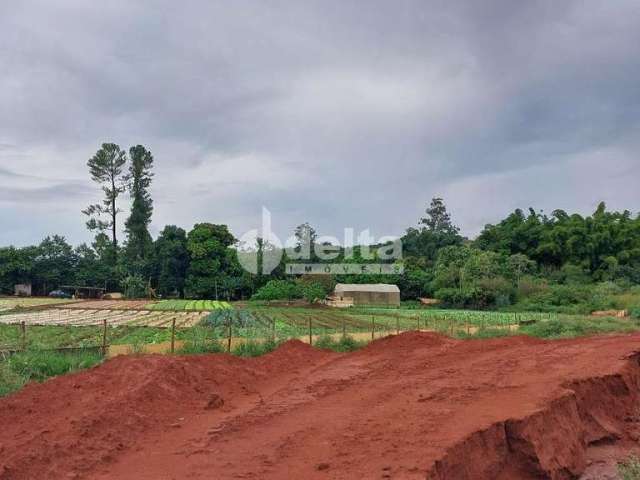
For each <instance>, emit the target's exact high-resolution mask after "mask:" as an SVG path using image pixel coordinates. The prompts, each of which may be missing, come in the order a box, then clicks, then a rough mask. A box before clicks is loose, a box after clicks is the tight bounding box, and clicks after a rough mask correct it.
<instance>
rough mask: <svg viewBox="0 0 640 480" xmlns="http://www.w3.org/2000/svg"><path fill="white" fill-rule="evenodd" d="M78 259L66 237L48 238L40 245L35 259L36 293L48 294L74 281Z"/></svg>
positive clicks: (54, 236)
mask: <svg viewBox="0 0 640 480" xmlns="http://www.w3.org/2000/svg"><path fill="white" fill-rule="evenodd" d="M75 265H76V258H75V254H74V251H73V247H72V246H71V245H69V244H68V243H67V241H66V240H65V238H64V237H62V236H59V235H53V236H52V237H46V238H45V239H44V240H42V242H40V245H38V254H37V256H36V257H35V259H34V265H33V278H34V280H35V282H34V283H35V284H36V287H37V288H36V291H38V292H40V293H43V294H47V293H49V291H51V290H53V289H54V288H57V287H59V286H60V285H62V284H65V283H70V282H71V281H72V280H73V275H74V268H75Z"/></svg>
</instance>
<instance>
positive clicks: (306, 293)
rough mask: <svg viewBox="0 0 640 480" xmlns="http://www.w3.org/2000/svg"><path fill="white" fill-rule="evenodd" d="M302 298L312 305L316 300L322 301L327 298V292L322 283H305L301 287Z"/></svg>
mask: <svg viewBox="0 0 640 480" xmlns="http://www.w3.org/2000/svg"><path fill="white" fill-rule="evenodd" d="M300 288H301V290H302V296H303V297H304V298H305V299H306V300H307V301H308V302H309V303H312V302H314V301H315V300H322V299H323V298H324V297H326V296H327V290H326V289H325V287H324V286H323V285H322V284H320V283H305V284H302V285H301V287H300Z"/></svg>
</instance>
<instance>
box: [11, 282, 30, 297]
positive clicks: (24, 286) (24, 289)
mask: <svg viewBox="0 0 640 480" xmlns="http://www.w3.org/2000/svg"><path fill="white" fill-rule="evenodd" d="M13 289H14V295H16V296H18V297H30V296H31V284H30V283H18V284H16V285H14V287H13Z"/></svg>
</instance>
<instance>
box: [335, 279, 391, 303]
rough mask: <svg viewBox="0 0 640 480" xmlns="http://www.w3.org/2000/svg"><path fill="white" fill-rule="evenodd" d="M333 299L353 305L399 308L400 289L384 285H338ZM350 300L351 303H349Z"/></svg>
mask: <svg viewBox="0 0 640 480" xmlns="http://www.w3.org/2000/svg"><path fill="white" fill-rule="evenodd" d="M333 298H334V299H335V300H338V301H340V302H348V303H351V304H353V305H391V306H396V307H397V306H400V289H399V288H398V286H397V285H390V284H386V283H363V284H358V283H339V284H337V285H336V288H335V290H334V292H333ZM350 300H351V301H350Z"/></svg>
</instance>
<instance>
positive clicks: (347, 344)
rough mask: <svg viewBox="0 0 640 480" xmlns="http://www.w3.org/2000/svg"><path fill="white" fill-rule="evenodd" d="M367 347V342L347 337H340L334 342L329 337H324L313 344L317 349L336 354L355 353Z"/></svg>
mask: <svg viewBox="0 0 640 480" xmlns="http://www.w3.org/2000/svg"><path fill="white" fill-rule="evenodd" d="M364 345H365V342H358V341H357V340H355V339H354V338H353V337H351V336H349V335H345V336H342V337H340V339H339V340H337V341H336V340H334V339H333V338H332V337H331V336H329V335H322V336H321V337H320V338H318V339H317V340H316V341H315V343H314V344H313V346H314V347H316V348H321V349H323V350H333V351H334V352H353V351H354V350H358V349H359V348H362V347H363V346H364Z"/></svg>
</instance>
